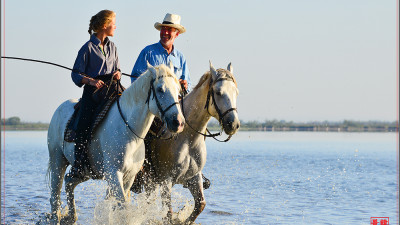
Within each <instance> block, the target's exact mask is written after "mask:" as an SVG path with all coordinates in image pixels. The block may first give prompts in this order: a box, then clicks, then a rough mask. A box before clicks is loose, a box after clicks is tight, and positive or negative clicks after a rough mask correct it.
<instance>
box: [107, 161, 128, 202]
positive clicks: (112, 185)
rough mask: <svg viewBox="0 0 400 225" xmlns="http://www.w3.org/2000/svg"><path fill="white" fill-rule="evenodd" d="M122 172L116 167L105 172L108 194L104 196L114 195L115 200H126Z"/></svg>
mask: <svg viewBox="0 0 400 225" xmlns="http://www.w3.org/2000/svg"><path fill="white" fill-rule="evenodd" d="M123 176H124V175H123V173H122V172H120V171H118V170H117V169H115V170H111V171H108V172H107V175H106V180H107V182H108V186H109V188H108V194H107V196H106V198H107V199H108V198H110V197H115V199H116V200H117V201H120V202H122V203H123V202H126V196H125V191H124V185H123V184H124V182H123Z"/></svg>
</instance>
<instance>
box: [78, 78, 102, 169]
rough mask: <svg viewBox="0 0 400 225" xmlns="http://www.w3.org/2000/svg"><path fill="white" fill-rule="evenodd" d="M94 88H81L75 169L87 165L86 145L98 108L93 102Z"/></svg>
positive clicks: (87, 86)
mask: <svg viewBox="0 0 400 225" xmlns="http://www.w3.org/2000/svg"><path fill="white" fill-rule="evenodd" d="M95 90H96V87H94V86H89V85H85V86H84V88H83V94H82V99H81V105H80V108H79V112H78V115H77V116H78V118H79V119H78V125H77V129H76V131H75V132H76V140H75V151H74V156H75V162H74V166H75V167H80V168H81V167H82V166H83V165H85V164H86V165H88V151H87V149H88V144H89V140H90V129H91V126H92V123H93V120H94V118H93V117H94V113H95V110H96V108H97V106H98V103H96V102H95V101H94V100H93V97H92V95H93V92H94V91H95Z"/></svg>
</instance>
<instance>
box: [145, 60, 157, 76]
mask: <svg viewBox="0 0 400 225" xmlns="http://www.w3.org/2000/svg"><path fill="white" fill-rule="evenodd" d="M147 69H148V70H150V72H151V73H152V74H154V75H157V71H156V69H155V68H154V67H153V66H152V65H151V64H150V63H149V61H147Z"/></svg>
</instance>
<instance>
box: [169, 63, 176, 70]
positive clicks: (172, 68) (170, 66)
mask: <svg viewBox="0 0 400 225" xmlns="http://www.w3.org/2000/svg"><path fill="white" fill-rule="evenodd" d="M169 68H170V69H171V71H172V72H173V73H174V72H175V70H174V64H172V61H169Z"/></svg>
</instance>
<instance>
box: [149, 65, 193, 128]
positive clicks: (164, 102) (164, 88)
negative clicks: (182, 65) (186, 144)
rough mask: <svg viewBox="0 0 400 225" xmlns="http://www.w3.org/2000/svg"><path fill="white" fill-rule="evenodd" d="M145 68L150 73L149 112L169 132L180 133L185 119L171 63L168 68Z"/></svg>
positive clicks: (164, 66) (177, 83)
mask: <svg viewBox="0 0 400 225" xmlns="http://www.w3.org/2000/svg"><path fill="white" fill-rule="evenodd" d="M147 66H148V70H149V71H150V73H152V81H151V86H150V90H149V92H151V93H149V95H148V99H147V101H148V104H149V109H150V112H151V113H153V114H154V115H156V116H157V117H159V118H161V119H162V120H163V121H164V122H165V123H166V124H167V127H168V129H169V130H170V131H171V132H173V133H179V132H182V131H183V127H184V124H185V118H184V117H183V114H182V111H181V107H180V105H179V100H178V94H179V90H180V85H179V82H178V80H177V78H176V76H175V75H174V73H173V72H172V71H174V70H173V65H172V63H170V67H167V66H166V65H164V64H161V65H159V66H155V67H153V66H151V65H150V64H147Z"/></svg>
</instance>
